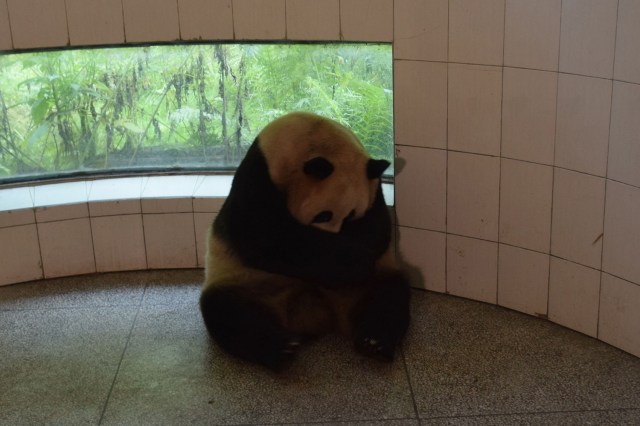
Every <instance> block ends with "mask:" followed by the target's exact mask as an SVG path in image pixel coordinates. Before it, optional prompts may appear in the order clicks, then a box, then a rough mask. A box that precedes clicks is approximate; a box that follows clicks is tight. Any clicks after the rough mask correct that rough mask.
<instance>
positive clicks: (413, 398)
mask: <svg viewBox="0 0 640 426" xmlns="http://www.w3.org/2000/svg"><path fill="white" fill-rule="evenodd" d="M400 356H401V357H402V366H403V367H404V374H405V376H406V379H407V385H408V386H409V394H410V395H411V404H412V405H413V414H414V416H415V419H416V420H417V421H418V422H420V414H419V412H418V403H417V402H416V395H415V392H414V391H413V385H412V384H411V375H410V374H409V367H408V365H407V358H406V357H405V353H404V346H400Z"/></svg>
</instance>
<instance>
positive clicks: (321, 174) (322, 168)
mask: <svg viewBox="0 0 640 426" xmlns="http://www.w3.org/2000/svg"><path fill="white" fill-rule="evenodd" d="M304 173H305V174H307V175H309V176H313V177H314V178H317V179H320V180H322V179H325V178H327V177H329V175H331V173H333V164H331V162H330V161H329V160H327V159H326V158H324V157H315V158H312V159H311V160H307V161H305V163H304Z"/></svg>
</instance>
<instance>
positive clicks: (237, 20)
mask: <svg viewBox="0 0 640 426" xmlns="http://www.w3.org/2000/svg"><path fill="white" fill-rule="evenodd" d="M233 28H234V34H235V38H236V39H237V40H284V39H285V36H286V22H285V0H233Z"/></svg>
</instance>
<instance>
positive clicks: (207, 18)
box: [178, 0, 233, 40]
mask: <svg viewBox="0 0 640 426" xmlns="http://www.w3.org/2000/svg"><path fill="white" fill-rule="evenodd" d="M178 11H179V15H180V38H182V40H233V14H232V8H231V0H178Z"/></svg>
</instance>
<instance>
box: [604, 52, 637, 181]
mask: <svg viewBox="0 0 640 426" xmlns="http://www.w3.org/2000/svg"><path fill="white" fill-rule="evenodd" d="M639 44H640V43H639ZM638 117H640V85H638V84H629V83H621V82H618V81H614V82H613V100H612V106H611V132H610V135H609V165H608V168H607V177H608V178H610V179H613V180H617V181H620V182H624V183H628V184H630V185H635V186H639V187H640V167H639V165H640V120H639V119H638Z"/></svg>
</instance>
